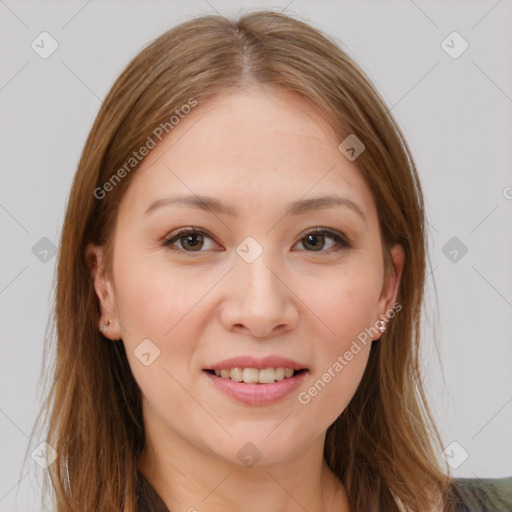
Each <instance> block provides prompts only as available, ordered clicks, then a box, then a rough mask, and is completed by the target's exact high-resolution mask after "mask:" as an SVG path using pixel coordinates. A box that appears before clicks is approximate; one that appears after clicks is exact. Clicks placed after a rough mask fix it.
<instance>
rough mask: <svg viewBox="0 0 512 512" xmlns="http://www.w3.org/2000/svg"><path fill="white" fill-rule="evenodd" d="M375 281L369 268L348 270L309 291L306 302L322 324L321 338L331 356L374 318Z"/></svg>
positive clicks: (342, 350)
mask: <svg viewBox="0 0 512 512" xmlns="http://www.w3.org/2000/svg"><path fill="white" fill-rule="evenodd" d="M377 282H378V276H377V275H376V274H375V273H372V272H370V271H366V272H359V273H357V272H350V273H345V274H344V275H341V276H338V277H337V276H336V275H333V276H332V279H329V280H326V281H324V283H323V285H322V287H321V289H320V290H318V291H317V292H316V293H315V294H314V295H312V294H311V293H310V294H309V300H308V305H310V308H311V309H312V311H314V312H315V314H317V316H318V317H319V319H320V320H321V321H322V322H323V324H324V326H325V327H326V332H327V333H328V336H327V338H325V339H324V342H326V347H327V353H329V352H330V356H331V358H332V356H333V355H335V356H337V354H338V353H343V352H344V351H345V350H348V349H349V347H350V344H351V342H352V340H354V339H356V338H357V336H358V335H359V334H361V333H362V332H364V330H365V328H368V327H370V326H371V325H372V324H373V323H374V322H375V321H376V320H377V318H375V314H376V311H377V305H378V298H379V292H380V290H378V286H377ZM329 349H330V350H329Z"/></svg>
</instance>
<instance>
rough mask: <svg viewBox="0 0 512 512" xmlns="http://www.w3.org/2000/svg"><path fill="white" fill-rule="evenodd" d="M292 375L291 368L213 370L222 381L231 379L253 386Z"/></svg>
mask: <svg viewBox="0 0 512 512" xmlns="http://www.w3.org/2000/svg"><path fill="white" fill-rule="evenodd" d="M293 374H294V370H293V369H292V368H283V367H282V366H280V367H278V368H263V369H261V370H258V369H257V368H232V369H231V370H229V369H222V370H215V375H217V377H222V378H223V379H231V380H234V381H235V382H242V381H243V382H245V383H247V384H254V383H257V382H259V383H260V384H270V383H272V382H275V381H276V380H283V379H289V378H290V377H292V376H293Z"/></svg>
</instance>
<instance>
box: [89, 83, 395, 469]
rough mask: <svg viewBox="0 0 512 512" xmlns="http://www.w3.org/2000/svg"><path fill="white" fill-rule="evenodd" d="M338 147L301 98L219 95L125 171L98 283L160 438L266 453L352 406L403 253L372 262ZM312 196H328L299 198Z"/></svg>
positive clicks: (378, 251) (378, 254)
mask: <svg viewBox="0 0 512 512" xmlns="http://www.w3.org/2000/svg"><path fill="white" fill-rule="evenodd" d="M339 143H340V141H339V140H337V138H336V136H335V135H334V133H333V132H332V131H331V129H330V128H329V126H328V125H327V123H326V122H325V120H323V119H322V118H320V117H319V116H318V114H317V112H316V111H315V110H314V109H313V108H312V107H310V106H308V104H306V103H305V102H304V100H302V99H301V98H300V97H298V96H295V95H293V94H291V93H284V92H277V91H273V92H272V93H269V92H268V91H264V90H262V89H251V90H247V91H244V92H236V93H227V92H226V93H225V94H223V95H221V96H218V97H216V98H215V99H214V100H210V101H209V102H207V103H205V104H204V105H201V103H199V105H198V106H197V107H196V109H195V110H194V111H193V112H191V113H190V114H188V116H187V117H185V118H184V119H182V120H181V121H180V124H179V125H177V126H176V127H175V128H174V129H173V131H172V132H171V133H170V135H169V136H168V137H167V138H165V139H163V140H162V142H161V143H159V144H158V145H157V147H156V148H155V149H153V150H152V151H151V152H150V154H149V155H148V156H147V157H146V158H145V159H144V160H143V161H142V163H141V164H140V166H139V168H138V169H137V170H136V174H135V175H134V176H133V181H132V183H131V184H130V186H129V187H128V190H127V192H126V194H125V195H124V197H123V199H122V202H121V204H120V208H119V212H118V218H117V224H116V229H115V236H114V250H113V259H112V268H111V273H110V275H109V276H108V277H106V276H105V277H104V278H100V277H99V276H97V275H96V277H95V286H96V290H97V293H98V297H100V298H101V304H102V309H103V311H104V314H103V316H102V319H101V321H102V322H101V323H103V322H105V321H107V320H108V319H112V324H111V325H110V326H109V328H108V329H107V331H106V332H105V335H106V336H107V337H109V338H111V339H121V338H122V340H123V343H124V346H125V348H126V353H127V357H128V361H129V364H130V367H131V370H132V372H133V375H134V377H135V379H136V381H137V382H138V384H139V386H140V388H141V390H142V394H143V410H144V419H145V422H146V423H147V424H151V425H154V426H155V430H156V429H158V432H159V434H160V435H162V436H166V437H168V438H169V439H174V440H177V441H178V440H179V442H181V443H183V444H187V445H189V446H193V447H194V448H195V449H199V450H200V451H202V452H205V453H208V454H210V455H214V456H216V457H218V458H221V459H224V460H225V461H230V462H233V463H235V464H242V463H244V461H243V454H244V453H245V452H243V451H242V452H240V449H241V448H242V447H244V446H245V448H244V449H245V450H246V452H247V451H248V453H249V455H255V454H257V453H258V457H261V458H262V460H261V462H260V463H265V462H266V463H273V462H276V461H279V460H285V459H287V458H291V457H292V456H294V455H296V454H298V453H299V451H300V450H303V449H305V448H306V447H307V446H308V445H309V444H310V443H312V441H313V440H317V441H318V440H319V439H320V440H322V442H323V438H324V436H325V431H326V430H327V428H328V426H329V425H330V424H331V423H332V422H333V421H334V420H335V419H336V418H337V417H338V416H339V415H340V414H341V413H342V411H343V410H344V409H345V407H346V406H347V404H348V403H349V401H350V399H351V398H352V396H353V394H354V392H355V391H356V388H357V386H358V384H359V382H360V380H361V377H362V375H363V372H364V369H365V366H366V363H367V360H368V355H369V351H370V347H371V342H372V339H378V338H379V337H380V336H381V334H380V333H379V332H377V333H375V325H376V322H377V321H378V320H379V319H381V318H384V317H385V315H386V312H388V313H389V310H390V308H392V305H393V303H394V301H395V297H396V292H397V287H398V283H399V279H400V275H401V268H402V265H403V251H402V249H401V247H400V246H398V245H397V246H396V247H395V248H393V252H392V256H393V259H394V262H395V267H396V268H397V275H396V276H393V275H391V274H385V272H384V265H383V260H382V246H381V238H380V231H379V223H378V217H377V211H376V205H375V202H374V199H373V197H372V194H371V191H370V189H369V188H368V186H367V185H366V183H365V181H364V180H363V178H362V177H361V175H360V172H359V171H358V169H357V167H356V162H351V161H349V160H348V159H346V158H345V156H344V155H343V154H342V153H341V152H340V151H339V149H338V146H339ZM185 196H188V197H192V199H197V198H198V196H207V198H208V199H210V200H212V201H214V202H212V203H208V202H207V200H208V199H205V200H204V201H203V203H202V206H203V207H200V205H199V206H198V204H197V202H196V203H194V202H193V201H189V202H188V203H187V202H179V201H175V200H174V199H176V198H178V200H179V198H183V197H185ZM324 196H329V197H333V196H336V197H338V198H342V200H341V201H340V202H338V203H334V202H328V201H326V200H324V201H323V202H322V201H316V202H315V201H312V200H314V199H318V198H322V197H324ZM171 198H174V199H173V200H171ZM343 198H344V199H343ZM89 250H90V251H91V252H94V253H95V254H96V255H97V257H98V261H99V262H100V264H101V256H102V251H101V248H99V247H90V248H89ZM372 327H373V329H374V330H373V331H372V333H373V334H372V335H370V336H368V335H367V337H366V343H364V342H362V341H361V340H362V338H364V336H361V334H362V333H364V331H365V328H366V329H370V328H372ZM350 354H352V355H351V356H350ZM232 358H240V359H239V360H238V361H227V360H229V359H232ZM225 361H227V362H225ZM235 368H240V370H235ZM243 368H247V369H249V370H243ZM250 368H253V369H252V370H250ZM254 368H255V369H254ZM268 368H274V370H269V369H268ZM282 368H290V370H292V369H294V370H295V372H294V375H293V376H292V377H286V376H285V377H284V378H283V373H284V374H285V375H289V374H290V370H284V371H283V370H282ZM221 369H223V370H224V371H222V372H220V370H221ZM259 369H261V370H262V371H258V370H259ZM215 370H217V373H220V376H217V375H216V374H215ZM229 370H232V371H231V372H230V371H229ZM299 370H300V371H299ZM239 379H243V380H242V382H237V381H238V380H239ZM254 379H258V380H259V381H272V382H271V383H263V382H261V383H260V382H258V383H254V382H252V383H251V382H248V383H247V382H244V380H247V381H251V380H254ZM156 426H157V427H156ZM248 442H250V443H252V445H246V443H248ZM254 447H256V448H254ZM256 449H257V451H256ZM251 451H254V454H252V453H250V452H251ZM241 454H242V456H241Z"/></svg>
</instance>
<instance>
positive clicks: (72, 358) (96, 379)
mask: <svg viewBox="0 0 512 512" xmlns="http://www.w3.org/2000/svg"><path fill="white" fill-rule="evenodd" d="M248 84H265V85H267V86H272V87H275V88H280V89H281V90H288V91H293V92H295V93H298V94H300V95H301V96H302V97H303V98H304V99H305V100H307V101H308V102H309V103H310V104H312V105H314V106H315V108H316V109H317V111H318V112H319V113H320V114H321V115H322V116H323V117H324V118H325V119H326V120H327V122H328V123H329V124H330V125H331V126H332V129H333V130H334V131H335V133H336V134H337V136H338V138H339V141H340V142H341V141H343V140H344V139H345V138H346V137H347V136H348V135H350V134H354V135H356V136H357V137H358V138H359V139H360V140H361V141H363V143H364V144H365V151H364V152H363V153H362V154H361V155H360V156H359V158H358V159H357V160H356V163H357V165H358V168H359V170H360V172H361V173H362V175H363V176H364V178H365V179H366V182H367V183H368V185H369V186H370V188H371V190H372V192H373V195H374V198H375V202H376V205H377V211H378V215H379V220H380V229H381V236H382V244H383V247H384V254H383V257H384V261H385V264H386V269H387V270H388V271H390V272H392V271H393V270H394V269H393V267H392V260H391V255H390V248H391V247H392V246H393V245H394V244H395V243H400V244H402V246H403V248H404V250H405V265H404V270H403V274H402V278H401V283H400V287H399V290H398V295H397V301H398V303H399V304H400V305H401V311H400V312H399V314H397V315H396V317H395V318H393V320H392V321H391V322H390V323H389V329H388V331H387V332H386V333H385V334H383V336H382V338H381V339H380V340H379V341H375V342H373V344H372V349H371V353H370V358H369V361H368V365H367V368H366V371H365V373H364V376H363V378H362V381H361V383H360V385H359V387H358V389H357V391H356V393H355V396H354V397H353V399H352V400H351V402H350V403H349V405H348V406H347V407H346V409H345V410H344V411H343V413H342V414H341V415H340V416H339V417H338V418H337V420H336V421H335V422H334V423H333V424H332V425H331V426H330V427H329V428H328V430H327V436H326V442H325V449H324V456H325V459H326V461H327V463H328V465H329V467H330V468H331V470H332V471H333V472H334V473H335V474H336V475H337V476H338V478H339V479H340V480H341V482H342V483H343V484H344V486H345V488H346V490H347V493H348V497H349V500H350V503H351V507H352V510H353V511H354V512H362V511H363V510H366V509H367V507H368V506H369V499H370V496H371V495H372V493H376V494H377V496H378V499H379V502H380V507H381V509H383V510H386V511H398V510H399V505H398V504H400V503H401V504H402V505H403V506H405V507H406V508H407V509H408V510H411V511H415V512H420V511H422V512H424V511H427V510H432V508H433V507H434V503H435V499H439V497H442V498H444V499H445V501H446V503H449V502H450V499H448V498H449V496H450V483H451V481H452V479H451V477H450V476H448V475H449V470H448V468H447V467H446V468H444V470H443V469H442V468H441V467H440V462H439V461H438V458H437V456H436V454H440V453H441V446H442V444H441V439H440V436H439V433H438V430H437V429H436V427H435V424H434V421H433V418H432V415H431V412H430V411H429V408H428V405H427V400H426V397H425V393H424V390H423V387H422V377H421V374H420V362H419V343H420V320H421V307H422V302H423V296H424V285H425V278H426V276H425V268H426V257H427V254H428V251H427V234H426V232H425V218H424V205H423V194H422V189H421V185H420V181H419V178H418V175H417V171H416V167H415V164H414V161H413V158H412V156H411V153H410V150H409V148H408V145H407V143H406V141H405V140H404V137H403V135H402V132H401V130H400V128H399V127H398V125H397V123H396V122H395V120H394V119H393V117H392V116H391V114H390V112H389V109H388V108H387V107H386V105H385V103H384V101H383V100H382V98H381V97H380V95H379V94H378V92H377V91H376V89H375V87H374V86H373V85H372V83H371V82H370V81H369V79H368V78H367V77H366V75H365V74H364V72H363V71H362V70H361V69H360V67H359V66H358V65H357V64H356V63H355V62H354V61H353V60H352V59H351V58H350V57H349V56H348V55H347V54H346V53H345V52H344V51H343V50H342V49H341V48H340V47H339V46H338V44H336V43H335V42H334V41H333V40H330V39H329V38H328V37H326V36H325V35H323V34H321V33H320V32H319V31H318V30H317V29H315V28H314V27H312V26H311V25H309V24H307V23H304V22H302V21H299V20H298V19H297V18H293V17H290V16H286V15H284V14H278V13H276V12H271V11H259V12H252V13H246V14H244V15H242V16H241V17H240V18H239V19H238V20H234V21H233V20H229V19H226V18H223V17H221V16H215V15H208V16H202V17H198V18H195V19H192V20H189V21H187V22H185V23H182V24H181V25H179V26H177V27H175V28H173V29H172V30H170V31H168V32H166V33H165V34H163V35H162V36H160V37H159V38H158V39H156V40H155V41H154V42H152V43H151V44H150V45H148V46H147V47H146V48H145V49H143V50H142V51H141V52H140V53H139V54H138V55H137V56H136V57H135V58H134V59H133V60H132V61H131V62H130V64H129V65H128V66H127V68H126V69H125V70H124V71H123V73H122V74H121V76H120V77H119V78H118V79H117V81H116V82H115V83H114V85H113V87H112V89H111V91H110V92H109V94H108V96H107V97H106V99H105V101H104V102H103V104H102V106H101V109H100V111H99V113H98V115H97V117H96V120H95V122H94V125H93V127H92V129H91V131H90V134H89V136H88V139H87V141H86V144H85V147H84V149H83V153H82V156H81V159H80V162H79V165H78V169H77V171H76V174H75V177H74V182H73V185H72V189H71V193H70V197H69V201H68V204H67V211H66V217H65V221H64V225H63V230H62V237H61V242H60V247H59V255H58V268H57V282H56V296H55V299H56V301H55V317H54V325H55V329H56V333H55V336H54V337H55V338H56V353H55V357H54V359H53V360H52V362H53V363H54V367H52V370H53V373H52V380H51V388H50V390H49V392H48V395H47V397H46V398H47V399H46V401H45V403H44V404H43V408H42V409H41V412H40V413H39V416H38V420H39V418H40V416H41V415H42V413H43V412H44V413H45V421H47V420H48V423H47V424H48V433H47V438H46V441H47V442H48V443H49V444H50V445H51V446H52V447H53V448H54V449H55V450H56V451H57V454H58V457H57V459H56V461H55V462H54V463H53V464H52V465H50V467H49V468H48V475H49V477H50V479H51V486H52V488H53V491H54V492H53V499H54V503H55V504H56V509H55V510H56V511H57V512H71V511H84V510H87V511H89V510H98V511H99V510H101V511H102V512H110V511H111V512H114V511H115V512H118V511H119V510H122V511H124V512H133V511H134V510H135V496H134V485H135V478H136V470H137V460H138V456H139V454H140V453H141V451H142V448H143V446H144V428H143V422H142V412H141V391H140V388H139V387H138V385H137V383H136V382H135V380H134V378H133V375H132V373H131V371H130V368H129V365H128V361H127V358H126V354H125V351H124V347H123V343H122V340H119V341H114V342H112V341H109V340H108V342H107V340H106V339H105V338H104V337H103V336H102V334H101V333H100V332H98V328H97V325H98V322H99V308H98V302H97V298H96V296H95V292H94V288H93V282H92V279H91V274H90V269H89V268H88V262H87V261H86V258H85V248H86V246H87V244H88V243H89V242H94V243H96V244H100V245H103V246H104V247H105V249H106V264H107V272H108V270H109V268H110V263H111V259H110V255H111V252H110V249H111V247H112V235H113V227H114V224H115V220H116V214H117V211H118V205H119V202H120V200H121V198H122V197H123V194H124V193H125V191H126V190H127V187H128V186H129V184H130V182H131V179H132V177H133V175H134V173H135V172H136V166H135V167H134V169H133V170H131V171H130V172H126V173H123V179H121V180H117V181H116V182H115V183H113V182H112V181H110V183H113V185H112V186H111V187H110V189H111V190H110V191H109V193H108V194H106V195H105V197H102V198H98V193H97V192H96V193H95V191H97V190H98V189H99V188H101V187H103V186H104V184H105V183H107V182H109V180H112V177H113V175H114V174H115V173H116V171H117V170H118V169H120V168H122V167H123V165H125V164H126V162H127V161H129V159H130V157H131V156H132V153H133V151H134V150H135V149H137V148H139V147H141V146H143V145H144V143H145V142H146V141H147V140H148V137H150V136H152V134H153V136H154V130H155V128H156V127H158V126H160V125H162V123H166V122H167V123H168V122H169V119H170V117H171V116H172V115H173V113H174V112H175V111H176V110H177V109H180V108H181V107H182V106H183V105H186V104H190V101H191V99H193V100H194V101H196V102H197V104H198V105H199V106H198V107H197V108H201V104H202V103H203V102H206V101H207V99H208V98H211V97H213V96H214V95H215V94H217V93H220V92H222V91H225V90H227V89H229V88H235V89H236V88H243V87H244V86H246V85H248ZM47 343H50V337H48V340H47ZM45 346H46V345H45ZM47 350H48V347H46V348H45V353H46V352H47ZM46 485H47V481H46V480H45V488H46ZM449 508H450V507H448V506H447V508H446V510H448V509H449Z"/></svg>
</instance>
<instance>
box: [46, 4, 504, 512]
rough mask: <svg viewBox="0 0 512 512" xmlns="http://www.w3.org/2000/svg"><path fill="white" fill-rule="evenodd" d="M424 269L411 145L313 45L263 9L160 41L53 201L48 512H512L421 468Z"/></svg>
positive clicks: (140, 59)
mask: <svg viewBox="0 0 512 512" xmlns="http://www.w3.org/2000/svg"><path fill="white" fill-rule="evenodd" d="M426 254H427V250H426V237H425V232H424V212H423V198H422V190H421V185H420V182H419V179H418V176H417V173H416V169H415V166H414V163H413V159H412V157H411V155H410V152H409V149H408V146H407V144H406V142H405V141H404V139H403V137H402V134H401V132H400V130H399V128H398V127H397V125H396V123H395V122H394V120H393V119H392V117H391V116H390V114H389V113H388V111H387V109H386V106H385V105H384V103H383V101H382V99H381V98H380V96H379V95H378V93H377V92H376V90H375V88H374V87H373V85H372V84H371V83H370V82H369V80H368V79H367V78H366V77H365V75H364V74H363V72H362V71H361V70H360V69H359V67H358V66H357V65H356V64H355V63H354V61H352V60H351V59H350V58H349V57H348V56H347V55H346V54H345V53H344V52H343V51H342V50H341V49H340V48H338V47H337V46H336V45H335V44H334V43H333V42H331V41H330V40H329V39H327V38H326V37H325V36H324V35H322V34H320V33H319V32H318V31H317V30H315V29H314V28H312V27H311V26H309V25H307V24H305V23H303V22H301V21H298V20H296V19H293V18H291V17H288V16H285V15H282V14H277V13H274V12H267V11H263V12H257V13H252V14H247V15H245V16H242V17H241V18H240V19H239V20H238V21H229V20H226V19H224V18H222V17H219V16H204V17H200V18H196V19H194V20H191V21H189V22H186V23H184V24H182V25H180V26H178V27H176V28H174V29H173V30H171V31H169V32H167V33H165V34H163V35H162V36H161V37H160V38H158V39H157V40H156V41H155V42H153V43H152V44H151V45H149V46H148V47H147V48H145V49H144V50H143V51H142V52H141V53H140V54H139V55H137V56H136V57H135V58H134V59H133V61H132V62H131V63H130V64H129V66H128V67H127V69H126V70H125V71H124V72H123V73H122V75H121V76H120V77H119V79H118V80H117V81H116V83H115V84H114V86H113V88H112V90H111V92H110V93H109V95H108V97H107V98H106V100H105V102H104V104H103V105H102V107H101V109H100V112H99V114H98V116H97V119H96V121H95V123H94V126H93V127H92V129H91V133H90V135H89V137H88V140H87V142H86V145H85V148H84V151H83V154H82V157H81V160H80V163H79V166H78V170H77V173H76V176H75V180H74V183H73V187H72V190H71V195H70V198H69V203H68V206H67V213H66V218H65V222H64V227H63V232H62V239H61V246H60V253H59V264H58V281H57V293H56V327H57V336H58V344H57V357H56V369H55V375H54V378H53V386H52V389H51V393H50V396H49V399H48V406H47V409H48V413H49V415H50V421H49V430H48V438H47V440H48V443H49V444H50V445H51V446H52V447H53V448H54V449H55V450H56V452H57V453H58V458H57V460H56V461H55V462H54V463H53V464H52V465H50V467H49V475H50V477H51V484H52V487H53V490H54V495H55V504H56V507H57V508H56V510H57V511H58V512H63V511H69V510H101V511H119V510H123V511H126V512H132V511H142V510H164V511H165V510H169V511H173V512H174V511H177V510H188V511H194V510H199V511H214V510H215V511H216V510H240V509H242V508H243V510H249V511H252V510H275V511H277V510H279V511H296V510H308V511H311V512H313V511H320V510H336V511H342V512H347V511H351V512H359V511H370V510H383V511H398V510H410V511H417V512H419V511H422V512H423V511H434V510H446V511H455V510H480V509H482V510H495V509H498V507H504V508H503V510H505V509H506V507H507V506H511V507H512V497H510V492H509V491H510V483H511V480H512V479H501V480H488V481H479V480H466V481H463V480H460V479H459V480H456V479H453V478H452V477H450V476H449V474H447V472H446V471H445V470H444V469H443V468H441V467H440V466H439V461H438V457H437V455H438V454H440V452H441V451H442V448H441V441H440V438H439V434H438V432H437V430H436V428H435V425H434V423H433V421H432V418H431V414H430V412H429V408H428V405H427V403H426V400H425V396H424V392H423V388H422V381H421V375H420V371H419V360H418V348H419V341H420V340H419V324H420V314H421V304H422V298H423V286H424V281H425V264H426ZM500 486H501V487H500ZM506 487H507V488H506ZM507 492H509V494H508V496H507ZM477 506H481V507H482V508H477Z"/></svg>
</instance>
